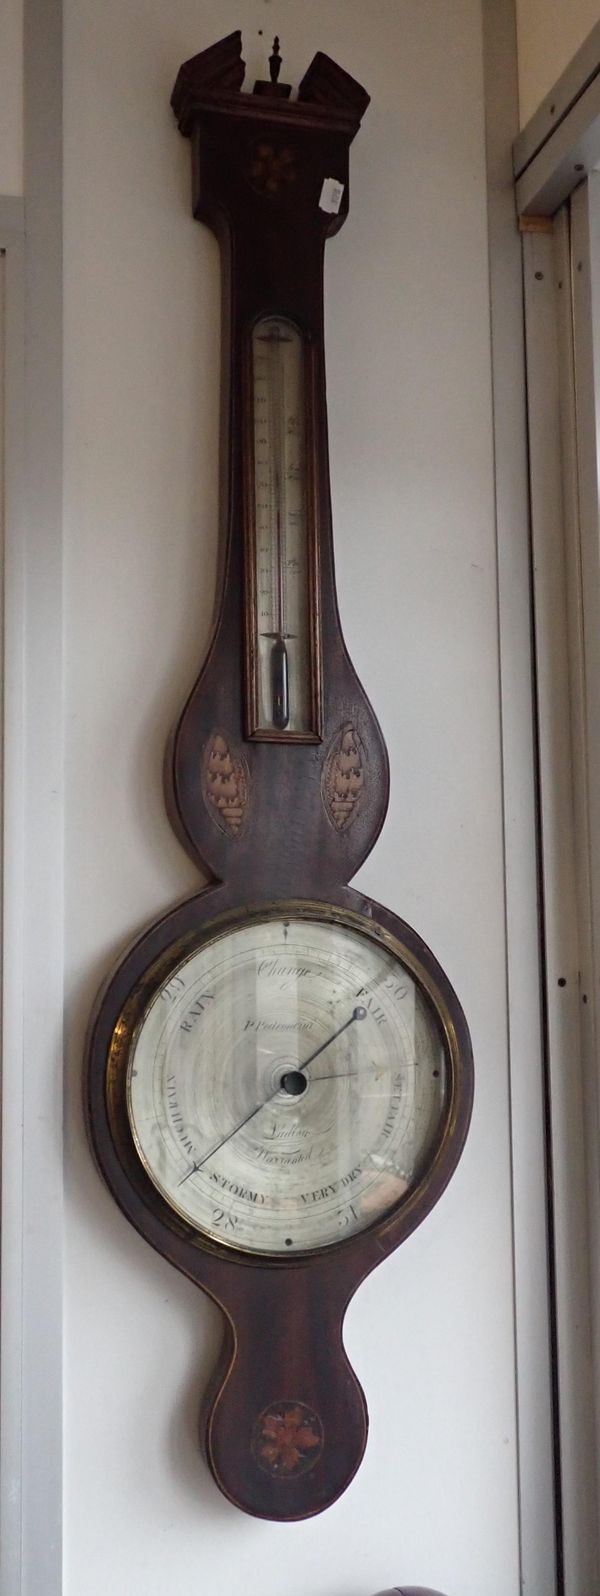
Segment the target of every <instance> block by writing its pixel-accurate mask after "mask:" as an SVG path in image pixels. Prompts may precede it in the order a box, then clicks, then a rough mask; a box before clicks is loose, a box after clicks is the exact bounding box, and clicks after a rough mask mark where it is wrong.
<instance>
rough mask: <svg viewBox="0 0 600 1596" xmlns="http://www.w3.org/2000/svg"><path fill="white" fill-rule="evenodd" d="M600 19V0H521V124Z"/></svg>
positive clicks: (518, 24) (518, 0)
mask: <svg viewBox="0 0 600 1596" xmlns="http://www.w3.org/2000/svg"><path fill="white" fill-rule="evenodd" d="M596 22H600V0H517V34H518V51H519V101H520V121H521V127H524V125H525V123H526V122H528V121H529V118H530V116H532V115H533V112H534V111H535V110H537V107H538V105H539V103H540V100H543V99H544V96H545V95H546V94H548V93H549V91H550V89H551V88H552V87H553V85H554V84H555V83H556V80H557V78H559V77H560V74H561V72H564V69H565V67H566V66H568V64H569V61H570V60H571V59H572V57H573V56H574V55H575V52H576V51H577V50H578V49H579V46H580V44H583V41H584V39H585V38H586V37H587V35H588V33H589V32H590V29H591V28H593V27H594V25H595V23H596Z"/></svg>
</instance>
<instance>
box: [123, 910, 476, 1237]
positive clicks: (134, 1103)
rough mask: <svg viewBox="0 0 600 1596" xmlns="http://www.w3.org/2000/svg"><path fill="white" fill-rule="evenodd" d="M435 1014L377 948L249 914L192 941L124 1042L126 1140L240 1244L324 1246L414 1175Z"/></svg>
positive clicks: (429, 1151) (438, 1093)
mask: <svg viewBox="0 0 600 1596" xmlns="http://www.w3.org/2000/svg"><path fill="white" fill-rule="evenodd" d="M448 1098H449V1079H448V1065H447V1061H446V1051H445V1047H444V1043H443V1039H442V1033H441V1029H440V1024H439V1021H438V1019H437V1017H436V1015H435V1013H434V1011H433V1007H432V1005H431V1004H430V1002H429V1000H428V999H427V998H425V997H424V995H423V994H422V992H421V990H420V988H419V986H418V985H417V984H416V982H415V980H414V979H413V977H412V975H411V974H410V972H409V970H408V968H407V967H406V966H405V964H404V963H403V962H402V961H401V959H400V957H398V956H397V955H396V954H395V953H394V952H392V951H390V949H389V948H388V947H387V946H382V945H380V944H379V943H378V942H376V941H375V940H374V939H373V938H372V937H371V936H369V935H368V934H364V933H362V932H361V931H358V930H356V929H355V927H354V926H348V925H345V924H344V923H341V924H340V923H329V922H327V921H324V920H323V921H321V920H318V919H316V918H315V919H307V918H304V917H297V918H294V917H293V916H291V917H290V918H289V919H286V920H283V919H279V918H266V917H265V918H264V919H261V918H257V919H253V920H251V921H249V922H247V923H245V924H244V925H241V926H239V927H238V928H236V929H234V930H230V931H228V932H226V933H225V934H223V935H221V936H219V937H216V938H215V939H214V940H210V941H208V942H206V943H204V944H203V945H202V946H200V947H199V948H198V949H197V950H196V951H195V952H193V953H192V954H190V955H189V956H188V957H187V958H186V959H185V960H184V961H183V962H182V963H181V964H179V965H178V966H177V968H176V969H175V970H174V971H173V973H172V974H171V975H170V976H169V979H168V980H167V981H166V982H165V983H164V984H163V985H162V986H161V987H159V989H158V990H157V992H156V993H155V995H154V996H153V998H152V999H151V1001H150V1002H149V1004H148V1007H147V1009H146V1012H145V1015H144V1017H143V1019H142V1021H141V1024H140V1026H139V1028H138V1031H137V1035H136V1037H135V1039H134V1043H133V1046H132V1050H131V1054H130V1058H129V1064H128V1076H127V1100H128V1112H129V1118H130V1124H131V1128H132V1133H133V1137H134V1140H135V1144H136V1147H137V1150H138V1153H139V1156H140V1158H141V1159H142V1162H143V1164H144V1165H145V1168H146V1170H147V1172H148V1174H149V1176H150V1178H151V1179H152V1181H153V1182H154V1184H155V1186H156V1187H157V1188H158V1190H159V1191H160V1192H161V1193H162V1195H163V1197H164V1198H165V1199H166V1201H167V1202H168V1203H169V1204H170V1205H171V1207H172V1208H174V1209H175V1210H176V1211H177V1212H178V1213H179V1214H180V1215H182V1217H184V1218H185V1219H186V1220H187V1221H188V1222H190V1223H191V1224H192V1225H194V1226H196V1227H197V1228H198V1229H199V1230H201V1231H203V1232H205V1233H206V1234H208V1235H209V1236H212V1237H214V1238H217V1239H219V1240H221V1241H224V1242H227V1243H228V1244H230V1245H232V1246H235V1247H239V1248H241V1249H243V1250H245V1251H251V1252H256V1253H288V1255H289V1254H290V1253H291V1252H292V1251H302V1250H305V1249H311V1248H315V1247H324V1246H329V1245H332V1244H333V1243H335V1242H337V1241H339V1240H340V1239H341V1238H343V1237H346V1236H350V1235H352V1234H355V1233H357V1232H359V1231H361V1230H363V1229H365V1228H366V1227H367V1226H368V1225H370V1224H372V1223H373V1221H374V1220H376V1219H378V1218H380V1217H381V1216H382V1215H384V1214H387V1213H389V1212H390V1211H391V1210H393V1209H395V1208H396V1206H397V1205H398V1203H400V1202H402V1200H403V1199H405V1198H406V1196H407V1194H408V1193H410V1191H411V1190H412V1189H413V1188H414V1187H415V1185H416V1184H417V1183H418V1182H419V1180H420V1179H421V1178H422V1176H423V1174H424V1171H425V1170H426V1168H427V1167H428V1165H429V1164H430V1162H431V1160H432V1158H433V1156H434V1153H435V1149H436V1147H437V1145H438V1144H439V1141H440V1137H441V1133H442V1130H443V1127H444V1124H445V1121H446V1116H447V1104H448Z"/></svg>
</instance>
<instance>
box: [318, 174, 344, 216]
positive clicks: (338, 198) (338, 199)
mask: <svg viewBox="0 0 600 1596" xmlns="http://www.w3.org/2000/svg"><path fill="white" fill-rule="evenodd" d="M343 193H344V185H343V183H338V180H337V177H326V178H325V181H324V183H323V187H322V189H321V198H320V200H319V210H321V211H331V212H332V213H333V215H334V216H337V213H338V211H339V208H340V205H341V203H342V196H343Z"/></svg>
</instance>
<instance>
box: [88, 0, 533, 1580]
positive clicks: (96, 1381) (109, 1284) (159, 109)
mask: <svg viewBox="0 0 600 1596" xmlns="http://www.w3.org/2000/svg"><path fill="white" fill-rule="evenodd" d="M240 23H241V24H242V26H243V29H244V51H245V55H246V58H247V60H248V62H249V74H248V75H249V79H250V82H251V81H252V79H253V74H254V69H255V68H256V67H261V68H262V67H263V57H264V49H265V47H266V46H268V47H270V43H271V39H272V36H273V34H274V33H275V32H276V31H277V32H279V34H280V36H281V40H282V49H283V55H284V62H285V71H286V73H287V72H289V73H290V75H291V77H292V78H293V79H295V80H297V79H298V77H299V76H300V75H301V73H302V71H303V70H304V69H305V67H306V66H307V64H308V62H309V60H310V59H311V57H312V54H313V52H314V51H315V50H316V49H322V50H325V51H327V52H328V53H330V54H332V55H333V56H334V57H335V58H336V59H339V60H340V62H341V63H342V65H343V66H345V67H346V68H348V69H349V71H350V72H352V73H353V74H355V75H356V76H357V77H358V78H359V79H360V80H361V81H362V82H364V83H365V85H366V86H367V87H368V89H369V91H370V93H371V95H372V105H371V108H370V109H369V112H368V114H367V117H366V119H365V122H364V126H363V129H362V131H361V133H360V134H359V136H358V138H357V140H356V144H355V147H354V150H353V152H352V163H351V212H350V217H349V220H348V222H347V224H346V226H345V227H344V229H343V231H342V233H341V234H340V236H339V238H338V239H336V240H334V241H332V242H331V243H330V244H329V245H328V249H327V263H326V294H327V316H326V319H327V338H328V379H329V400H330V412H331V415H330V420H331V452H332V473H333V498H334V525H335V534H336V550H337V564H338V575H339V589H340V599H341V607H342V614H343V617H344V622H345V629H346V635H347V641H348V644H349V647H350V651H351V653H352V656H353V658H354V661H355V663H356V666H357V668H358V670H359V672H360V673H361V675H362V678H363V680H364V683H365V686H366V687H367V689H368V690H369V692H370V694H371V695H372V698H373V702H374V704H375V707H376V709H377V712H378V714H379V715H380V718H381V721H382V724H383V727H384V731H385V734H386V737H387V740H388V744H389V749H390V755H391V764H392V782H393V787H392V805H391V811H390V815H389V818H388V821H387V824H386V827H385V829H384V833H383V835H382V838H381V840H380V842H379V843H378V845H377V848H376V850H375V852H374V854H373V856H372V857H371V859H370V860H369V861H368V863H367V865H366V866H365V867H364V868H363V870H362V873H361V884H362V885H363V887H364V888H365V889H366V890H367V891H368V892H370V893H371V894H372V895H373V896H375V897H379V898H381V899H382V900H383V901H385V902H386V903H387V904H389V905H390V907H391V908H393V909H395V910H396V911H397V912H399V913H401V914H403V915H404V916H405V917H406V918H407V919H408V920H409V921H410V922H412V923H413V924H414V925H415V926H416V927H417V929H418V930H419V931H420V932H421V934H422V935H424V937H425V938H426V940H427V941H428V942H429V943H430V944H431V945H432V947H433V948H434V950H435V952H436V953H437V955H438V957H439V958H440V959H441V961H442V963H443V964H444V965H445V966H446V968H447V970H448V973H449V975H450V977H451V979H452V980H453V982H454V983H455V985H456V987H457V990H458V992H459V994H460V995H461V998H462V1001H463V1003H464V1006H465V1009H466V1012H467V1015H468V1018H469V1021H470V1025H471V1028H472V1034H473V1041H474V1048H475V1058H476V1068H477V1091H476V1105H475V1113H474V1120H473V1127H472V1132H471V1135H470V1138H469V1142H468V1146H467V1150H466V1152H465V1155H464V1158H463V1161H462V1163H461V1165H460V1167H459V1170H458V1172H457V1175H456V1176H455V1179H454V1181H453V1182H452V1184H451V1187H450V1188H449V1190H448V1192H447V1194H446V1195H445V1197H444V1199H443V1201H442V1202H441V1203H440V1204H439V1205H438V1208H437V1209H436V1211H435V1212H434V1214H433V1215H432V1216H431V1217H430V1218H429V1219H428V1220H427V1221H426V1223H425V1224H424V1225H423V1226H422V1228H421V1230H420V1231H418V1232H417V1233H416V1234H415V1235H414V1236H413V1237H411V1238H410V1240H409V1241H408V1242H407V1243H406V1244H405V1245H404V1246H403V1247H402V1248H401V1249H400V1251H399V1252H398V1253H397V1254H396V1256H395V1257H394V1258H393V1259H391V1260H390V1261H389V1262H388V1263H386V1264H385V1265H384V1266H383V1267H382V1268H380V1269H379V1270H378V1271H377V1272H376V1274H375V1275H374V1276H372V1277H371V1279H370V1280H369V1281H368V1282H367V1283H366V1285H365V1286H364V1287H363V1288H362V1290H361V1291H360V1293H359V1294H358V1297H357V1298H356V1300H355V1303H354V1304H353V1306H352V1308H351V1310H350V1313H349V1316H348V1323H347V1344H348V1349H349V1352H350V1355H351V1357H352V1359H353V1362H354V1363H355V1366H356V1370H357V1373H358V1374H359V1376H360V1378H361V1380H362V1381H363V1383H364V1386H365V1389H366V1392H367V1396H368V1401H369V1407H370V1413H371V1435H370V1440H369V1446H368V1451H367V1455H366V1459H365V1462H364V1464H363V1466H362V1468H361V1470H360V1472H359V1474H358V1476H357V1478H356V1480H355V1482H354V1483H353V1485H352V1486H351V1488H350V1489H349V1491H348V1492H347V1493H346V1495H345V1496H344V1497H343V1498H342V1499H341V1501H340V1502H339V1503H338V1504H336V1506H335V1507H333V1508H332V1509H330V1511H329V1512H327V1513H326V1514H324V1515H323V1516H321V1517H319V1518H316V1519H314V1520H311V1521H309V1522H308V1523H306V1524H299V1525H289V1526H274V1525H271V1524H268V1523H260V1522H257V1521H253V1520H251V1519H250V1518H247V1517H245V1516H243V1515H242V1514H240V1513H239V1512H236V1510H235V1509H233V1508H232V1507H231V1506H229V1505H228V1504H227V1503H226V1502H225V1501H224V1500H223V1499H222V1498H221V1497H220V1496H219V1494H218V1492H217V1490H216V1488H215V1487H214V1485H213V1484H212V1481H211V1479H210V1477H209V1475H208V1473H207V1471H206V1468H205V1465H204V1464H203V1462H202V1460H201V1458H200V1456H199V1453H198V1448H197V1439H196V1423H197V1420H196V1415H197V1407H198V1402H199V1397H200V1392H201V1390H202V1389H203V1386H204V1384H205V1381H206V1378H207V1374H208V1372H209V1370H210V1368H211V1366H212V1362H213V1359H214V1355H215V1351H216V1347H217V1342H218V1333H219V1327H218V1315H217V1313H216V1311H215V1310H214V1309H213V1308H212V1307H210V1306H209V1304H208V1303H207V1302H206V1301H204V1300H203V1299H202V1298H201V1297H200V1296H199V1294H198V1293H197V1292H196V1291H195V1290H194V1289H193V1287H192V1286H191V1285H190V1284H189V1283H188V1282H187V1281H185V1280H183V1279H181V1278H180V1277H179V1276H178V1275H176V1274H175V1272H174V1271H173V1270H172V1269H171V1268H170V1267H168V1266H167V1264H166V1263H164V1262H162V1260H160V1259H159V1258H158V1257H156V1256H155V1255H154V1254H153V1253H152V1252H151V1251H150V1249H149V1248H148V1247H147V1246H146V1245H145V1244H144V1243H143V1242H142V1241H141V1240H140V1238H139V1237H138V1236H137V1235H135V1234H134V1233H133V1231H132V1230H131V1229H130V1228H129V1227H128V1226H127V1224H126V1222H125V1221H124V1219H122V1217H121V1216H120V1214H119V1213H118V1211H117V1209H116V1207H115V1205H114V1203H113V1202H112V1200H111V1198H110V1197H109V1195H108V1193H107V1192H106V1191H105V1189H104V1187H103V1185H102V1183H101V1181H100V1179H99V1177H98V1175H97V1173H96V1171H95V1169H94V1167H93V1165H92V1162H91V1158H90V1154H89V1151H88V1147H87V1145H86V1140H85V1136H84V1130H83V1124H82V1116H81V1108H80V1076H81V1059H82V1049H83V1036H84V1029H85V1024H86V1019H87V1015H88V1012H89V1008H90V1004H91V1002H92V998H93V996H94V993H95V990H96V988H97V986H98V984H99V982H100V981H101V979H102V978H103V976H104V974H105V973H106V971H107V969H108V967H109V966H110V964H111V961H112V960H113V959H114V957H115V956H116V954H117V953H118V950H119V949H120V948H121V947H122V946H123V945H124V944H125V943H126V941H127V940H128V938H129V937H130V936H131V934H132V933H133V932H134V931H135V929H136V928H137V927H138V926H140V925H142V924H143V923H144V922H145V921H147V920H148V919H150V918H152V917H154V916H157V915H159V914H160V913H162V912H163V911H164V910H165V908H166V907H167V906H168V905H169V904H171V903H172V902H173V901H175V900H176V899H177V898H178V896H180V895H181V894H183V893H186V892H188V891H190V890H191V889H192V888H194V887H195V886H196V882H197V878H196V875H195V872H194V871H193V869H192V867H191V865H190V863H189V862H188V861H187V859H186V857H185V856H184V854H183V853H182V851H181V850H180V848H179V846H178V844H177V843H176V841H175V839H174V837H173V835H172V833H171V831H170V828H169V825H168V822H167V819H166V816H165V813H164V808H163V799H162V792H161V763H162V756H163V748H164V744H165V740H166V737H167V733H168V730H169V728H170V726H171V723H172V721H173V719H174V717H175V715H176V713H177V712H178V710H179V708H180V706H181V704H182V702H183V699H184V696H185V694H186V692H187V690H188V688H189V686H190V684H191V682H192V680H193V677H194V675H195V673H196V672H197V669H198V665H199V662H200V659H201V656H202V651H203V648H204V646H205V643H206V639H207V634H208V624H209V615H210V610H211V606H212V599H213V576H214V555H215V529H216V511H217V501H216V492H217V483H216V469H215V459H216V448H217V409H218V407H217V372H218V363H217V351H218V305H219V298H218V262H217V252H216V246H215V244H214V242H213V240H212V238H211V237H210V236H209V235H208V234H207V232H206V231H205V230H204V229H203V228H202V227H200V226H199V225H198V224H196V223H194V222H193V221H192V219H191V216H190V212H189V146H188V144H187V143H186V142H184V141H182V140H181V139H180V137H179V135H178V134H177V132H176V129H175V124H174V121H173V118H172V115H171V112H170V110H169V104H168V99H169V93H170V89H171V87H172V83H173V80H174V77H175V74H176V71H177V69H178V67H179V65H180V63H181V61H182V60H184V59H185V58H186V57H188V56H190V55H191V54H193V53H194V52H195V51H197V50H199V49H201V48H203V47H204V46H206V45H208V44H210V43H212V42H213V41H214V40H215V39H217V38H220V37H222V36H223V35H224V34H225V33H227V32H228V31H229V30H230V29H231V28H234V27H236V26H238V25H239V24H240ZM261 29H262V30H264V32H263V38H262V39H260V38H259V30H261ZM65 48H66V54H65V141H66V142H65V207H66V208H65V227H66V233H65V358H66V369H65V381H66V390H65V393H66V454H65V494H66V499H65V504H66V513H65V556H66V593H65V599H66V615H67V635H66V684H65V690H66V728H67V764H66V781H67V815H66V820H67V825H66V867H67V881H66V889H67V903H66V926H67V948H66V981H67V1003H68V1011H67V1014H68V1058H67V1069H68V1102H67V1128H66V1146H67V1151H68V1169H67V1210H66V1215H67V1218H66V1223H67V1230H66V1287H65V1315H66V1348H65V1386H66V1409H65V1449H66V1450H65V1455H66V1475H65V1514H66V1524H65V1586H64V1590H65V1596H106V1592H107V1590H110V1592H111V1596H142V1593H143V1596H167V1593H168V1596H171V1593H174V1592H175V1591H178V1592H179V1591H183V1590H185V1591H187V1590H191V1589H193V1590H198V1591H202V1592H206V1596H208V1593H210V1596H233V1592H234V1591H236V1592H237V1591H238V1590H240V1591H241V1590H242V1589H243V1591H244V1593H245V1596H259V1593H260V1596H263V1593H266V1596H368V1593H369V1592H371V1591H374V1590H376V1589H377V1588H378V1587H379V1586H385V1585H389V1584H395V1583H396V1582H398V1581H400V1580H401V1581H406V1582H408V1583H414V1584H424V1585H432V1586H434V1587H439V1588H440V1589H441V1590H443V1591H445V1592H447V1596H518V1591H519V1560H518V1502H517V1459H516V1431H515V1402H516V1393H515V1372H514V1302H513V1273H512V1230H511V1187H510V1153H509V1118H508V1057H507V1026H506V948H505V937H504V890H503V837H502V814H501V796H502V794H501V769H500V725H499V689H498V640H497V590H496V547H495V529H494V482H493V454H492V425H491V389H490V332H489V306H488V265H487V234H486V194H485V168H484V122H483V83H482V39H481V19H480V9H479V5H478V4H477V3H476V0H454V3H453V6H452V28H451V30H449V28H448V6H447V0H430V3H429V4H428V5H427V6H423V4H422V0H403V3H402V4H398V0H371V3H370V4H369V5H368V6H365V5H364V3H363V0H303V4H302V5H301V6H300V5H298V4H297V3H296V0H272V3H271V0H202V3H201V4H200V5H199V4H198V0H171V3H170V5H169V6H165V5H164V0H104V3H103V4H102V5H100V6H99V5H98V4H97V0H67V5H66V46H65ZM526 690H527V688H526V684H524V687H523V691H524V692H526ZM532 1001H533V1002H534V1003H535V993H533V994H532ZM535 1596H538V1593H537V1592H536V1593H535ZM539 1596H546V1591H544V1592H543V1593H542V1592H540V1593H539Z"/></svg>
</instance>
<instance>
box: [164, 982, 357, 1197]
mask: <svg viewBox="0 0 600 1596" xmlns="http://www.w3.org/2000/svg"><path fill="white" fill-rule="evenodd" d="M366 1017H367V1010H366V1009H363V1008H360V1007H359V1008H356V1009H353V1010H352V1013H351V1015H350V1019H349V1020H344V1024H343V1025H340V1028H339V1030H338V1031H334V1033H333V1036H329V1037H328V1038H327V1041H326V1042H322V1043H321V1046H320V1047H317V1048H315V1051H314V1053H311V1055H310V1058H306V1059H305V1060H304V1063H303V1064H299V1065H298V1074H299V1075H300V1074H301V1072H302V1071H303V1070H307V1069H308V1066H309V1064H312V1063H313V1060H314V1059H316V1058H318V1057H319V1054H320V1053H324V1052H325V1048H326V1047H331V1044H332V1042H337V1039H338V1036H341V1035H342V1032H343V1031H347V1030H348V1026H349V1025H352V1023H353V1021H354V1020H365V1019H366ZM331 1078H332V1079H333V1077H331ZM317 1079H319V1077H317ZM320 1079H327V1077H323V1076H321V1077H320ZM279 1090H280V1088H279V1087H278V1086H276V1087H275V1091H274V1092H271V1094H270V1096H269V1097H265V1100H264V1103H258V1104H257V1106H256V1108H253V1109H251V1111H250V1113H249V1114H247V1115H246V1118H245V1119H241V1120H240V1122H239V1125H234V1127H233V1130H231V1131H229V1133H228V1135H227V1136H224V1137H223V1139H222V1141H220V1142H217V1143H216V1146H215V1147H211V1149H210V1152H209V1153H205V1154H204V1158H200V1159H199V1160H198V1162H197V1163H196V1164H192V1167H191V1169H188V1172H187V1175H183V1177H182V1179H181V1180H180V1181H178V1182H177V1184H178V1186H184V1185H185V1182H186V1180H189V1178H190V1175H196V1174H197V1172H198V1170H199V1169H202V1165H203V1164H207V1163H208V1160H209V1158H212V1156H213V1154H214V1153H219V1152H220V1151H221V1148H222V1147H224V1146H225V1143H226V1142H230V1141H231V1138H232V1136H237V1133H238V1131H241V1130H243V1129H244V1125H248V1124H249V1121H250V1120H251V1119H254V1116H255V1114H260V1111H261V1108H266V1106H267V1103H271V1102H272V1101H273V1098H274V1097H276V1096H277V1093H278V1091H279Z"/></svg>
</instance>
